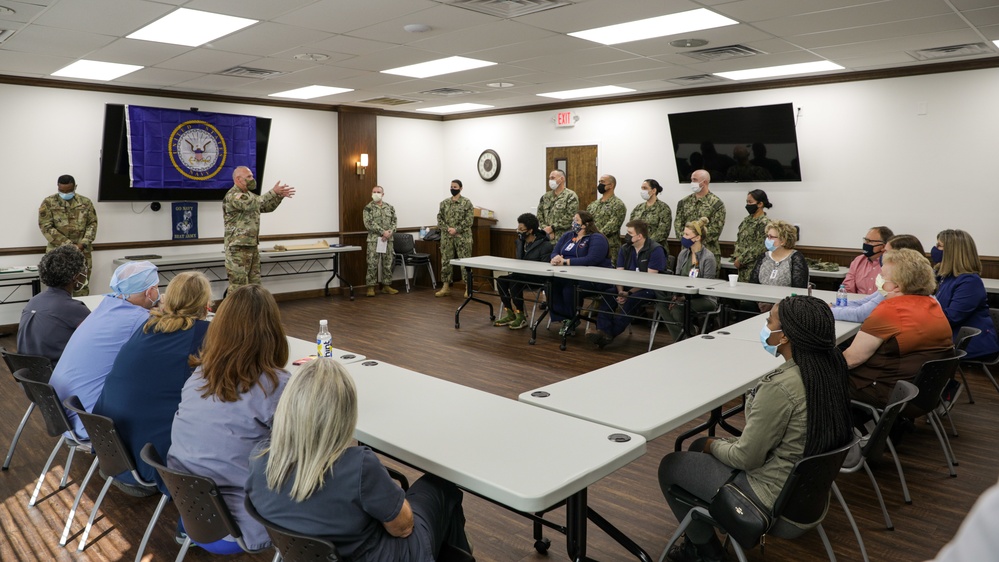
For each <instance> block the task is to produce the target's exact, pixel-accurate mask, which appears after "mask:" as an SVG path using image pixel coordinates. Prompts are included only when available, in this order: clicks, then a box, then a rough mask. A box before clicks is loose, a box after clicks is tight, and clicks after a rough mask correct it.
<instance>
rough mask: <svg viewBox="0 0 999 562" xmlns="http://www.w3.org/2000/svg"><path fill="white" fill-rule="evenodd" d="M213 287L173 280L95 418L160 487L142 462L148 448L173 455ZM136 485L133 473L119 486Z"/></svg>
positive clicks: (123, 358) (114, 373)
mask: <svg viewBox="0 0 999 562" xmlns="http://www.w3.org/2000/svg"><path fill="white" fill-rule="evenodd" d="M211 298H212V287H211V284H210V283H209V282H208V278H207V277H205V275H204V274H203V273H200V272H196V271H185V272H183V273H180V274H178V275H177V276H176V277H174V278H173V279H171V280H170V284H169V285H167V290H166V292H165V293H164V294H163V301H162V304H161V305H160V307H159V308H154V309H152V310H151V311H150V312H149V320H148V321H147V322H146V324H145V326H143V327H142V329H140V330H137V331H136V332H135V334H133V335H132V338H131V339H130V340H128V341H127V342H125V345H123V346H122V348H121V351H119V352H118V356H117V357H116V358H115V360H114V366H113V367H111V372H110V373H109V374H108V378H107V379H106V380H105V381H104V389H103V390H102V391H101V397H100V398H99V399H98V400H97V404H96V405H95V406H94V413H95V414H100V415H102V416H108V417H109V418H111V419H112V420H114V425H115V428H116V429H117V430H118V433H119V434H120V435H121V438H122V441H124V442H125V446H126V447H128V449H129V450H130V451H131V453H132V458H134V459H135V464H136V470H137V471H138V473H139V475H140V476H142V478H143V480H146V481H147V482H157V483H159V484H160V489H161V490H165V488H164V487H163V486H162V482H161V481H160V480H159V475H158V474H157V473H156V470H155V469H153V467H151V466H149V465H148V464H146V463H145V462H143V460H142V459H141V458H140V457H139V451H141V450H142V447H143V446H144V445H145V444H146V443H152V444H153V446H155V447H156V452H157V453H159V454H160V455H161V456H164V455H166V454H167V452H168V451H169V450H170V430H171V426H172V424H173V417H174V414H176V413H177V406H178V405H179V404H180V392H181V389H182V388H183V387H184V383H186V382H187V379H188V378H189V377H190V376H191V372H192V371H194V367H192V366H191V365H190V364H189V361H190V358H191V357H192V356H197V355H198V352H199V350H200V349H201V343H202V340H204V339H205V332H207V331H208V322H207V321H206V320H205V317H206V316H207V315H208V301H210V300H211ZM118 480H122V481H123V483H124V484H128V485H134V484H137V483H136V482H135V479H134V478H132V475H131V474H130V473H127V472H126V473H123V474H119V475H117V476H115V481H118Z"/></svg>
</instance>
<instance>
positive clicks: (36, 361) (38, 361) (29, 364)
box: [0, 347, 52, 470]
mask: <svg viewBox="0 0 999 562" xmlns="http://www.w3.org/2000/svg"><path fill="white" fill-rule="evenodd" d="M0 355H2V356H3V361H4V363H6V364H7V368H8V369H10V372H11V374H13V373H14V371H17V370H19V369H28V370H29V371H31V373H32V374H33V375H34V379H35V380H38V381H41V382H49V377H51V376H52V362H51V361H49V359H48V358H47V357H42V356H40V355H22V354H19V353H10V352H8V351H7V350H6V349H4V348H2V347H0ZM25 395H27V391H25ZM28 400H31V397H30V396H28ZM34 410H35V403H34V402H31V403H29V404H28V409H27V410H25V411H24V417H22V418H21V423H20V425H18V426H17V431H15V432H14V438H13V439H11V441H10V449H9V450H8V451H7V458H5V459H4V460H3V467H2V468H0V470H7V469H8V468H9V467H10V461H11V459H13V458H14V449H15V448H16V447H17V442H18V440H20V439H21V432H22V431H24V426H25V425H26V424H27V423H28V418H29V417H30V416H31V412H33V411H34Z"/></svg>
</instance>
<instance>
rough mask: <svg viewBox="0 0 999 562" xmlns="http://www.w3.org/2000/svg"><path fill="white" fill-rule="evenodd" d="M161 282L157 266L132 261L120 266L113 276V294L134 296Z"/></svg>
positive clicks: (145, 262)
mask: <svg viewBox="0 0 999 562" xmlns="http://www.w3.org/2000/svg"><path fill="white" fill-rule="evenodd" d="M159 281H160V275H159V272H158V271H157V270H156V266H155V265H153V264H151V263H149V262H147V261H130V262H128V263H126V264H122V265H120V266H118V269H116V270H114V275H112V276H111V292H112V293H114V295H115V296H125V297H128V296H129V295H134V294H135V293H141V292H142V291H145V290H146V289H148V288H150V287H153V286H155V285H158V284H159Z"/></svg>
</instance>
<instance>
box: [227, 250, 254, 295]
mask: <svg viewBox="0 0 999 562" xmlns="http://www.w3.org/2000/svg"><path fill="white" fill-rule="evenodd" d="M225 271H226V273H228V274H229V289H228V294H230V295H231V294H232V292H233V291H235V290H236V289H238V288H240V287H242V286H243V285H259V284H260V252H258V251H257V247H256V246H229V247H228V248H226V251H225Z"/></svg>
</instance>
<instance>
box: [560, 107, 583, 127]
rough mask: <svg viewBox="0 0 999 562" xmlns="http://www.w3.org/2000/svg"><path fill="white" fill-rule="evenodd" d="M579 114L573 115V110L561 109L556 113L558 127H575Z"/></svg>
mask: <svg viewBox="0 0 999 562" xmlns="http://www.w3.org/2000/svg"><path fill="white" fill-rule="evenodd" d="M578 120H579V116H578V115H573V114H572V112H571V111H560V112H558V113H557V114H556V115H555V126H556V127H575V126H576V121H578Z"/></svg>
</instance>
